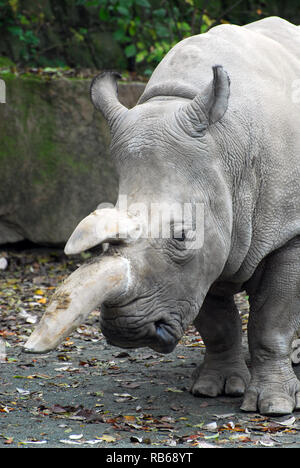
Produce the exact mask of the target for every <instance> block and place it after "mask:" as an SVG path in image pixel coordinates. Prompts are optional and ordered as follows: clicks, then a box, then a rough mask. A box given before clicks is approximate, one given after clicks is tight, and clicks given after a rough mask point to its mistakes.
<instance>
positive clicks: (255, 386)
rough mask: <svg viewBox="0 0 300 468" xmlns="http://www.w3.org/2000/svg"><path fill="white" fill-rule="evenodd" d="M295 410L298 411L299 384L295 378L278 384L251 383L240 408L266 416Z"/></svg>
mask: <svg viewBox="0 0 300 468" xmlns="http://www.w3.org/2000/svg"><path fill="white" fill-rule="evenodd" d="M295 409H298V410H299V409H300V382H299V380H298V379H297V378H296V377H294V378H292V379H290V380H288V381H286V382H279V383H274V380H273V381H272V382H269V383H265V382H264V383H261V382H255V380H253V381H251V383H250V385H249V387H248V389H247V391H246V393H245V396H244V401H243V404H242V406H241V410H243V411H255V412H256V411H259V412H260V413H261V414H264V415H268V416H278V415H284V414H290V413H292V412H293V411H294V410H295Z"/></svg>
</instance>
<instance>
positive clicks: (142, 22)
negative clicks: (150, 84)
mask: <svg viewBox="0 0 300 468" xmlns="http://www.w3.org/2000/svg"><path fill="white" fill-rule="evenodd" d="M92 3H93V5H94V6H96V5H97V6H98V7H99V18H100V19H101V21H103V22H104V23H106V24H107V25H108V26H109V27H110V28H111V29H112V30H113V31H114V32H113V35H114V38H115V39H116V40H117V41H118V42H119V43H121V44H122V45H123V49H124V53H125V55H126V57H127V59H129V68H130V67H131V68H135V66H136V65H137V66H138V67H139V68H142V69H143V70H144V73H145V74H150V73H151V72H152V70H153V68H154V67H155V66H156V65H157V63H159V62H160V61H161V59H162V58H163V57H164V55H165V54H166V53H167V52H168V51H169V50H170V49H171V48H172V47H173V46H174V45H175V44H176V43H177V42H178V41H179V40H180V39H184V38H185V37H188V36H190V35H192V34H195V33H200V32H205V31H206V30H207V29H208V28H209V26H210V25H211V24H212V23H213V20H212V19H211V18H210V16H209V14H207V13H205V12H204V11H202V10H201V7H200V4H201V3H202V2H201V0H177V1H175V0H174V1H172V2H171V1H166V0H165V1H157V0H154V1H149V0H94V1H93V2H92ZM86 4H91V1H89V0H87V1H86ZM200 18H201V24H200ZM196 24H198V26H199V27H198V28H197V27H196Z"/></svg>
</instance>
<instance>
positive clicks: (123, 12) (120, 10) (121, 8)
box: [117, 5, 130, 18]
mask: <svg viewBox="0 0 300 468" xmlns="http://www.w3.org/2000/svg"><path fill="white" fill-rule="evenodd" d="M117 12H118V13H120V15H123V16H126V17H127V18H129V17H130V13H129V10H128V8H126V7H124V6H122V5H120V6H118V7H117Z"/></svg>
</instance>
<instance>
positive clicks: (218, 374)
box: [190, 360, 250, 397]
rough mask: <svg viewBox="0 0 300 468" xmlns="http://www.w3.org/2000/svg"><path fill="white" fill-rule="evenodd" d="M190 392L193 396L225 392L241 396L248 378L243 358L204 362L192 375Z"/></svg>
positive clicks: (211, 395) (215, 394)
mask: <svg viewBox="0 0 300 468" xmlns="http://www.w3.org/2000/svg"><path fill="white" fill-rule="evenodd" d="M194 378H195V380H194V382H193V384H192V386H191V388H190V392H191V393H192V394H193V395H194V396H209V397H216V396H218V395H222V394H224V393H225V394H226V395H230V396H241V395H243V394H244V392H245V389H246V387H247V384H248V382H249V380H250V374H249V371H248V368H247V366H246V364H245V362H244V361H243V360H241V361H239V362H232V361H231V362H228V361H227V362H224V361H221V362H220V360H218V361H217V362H211V361H210V362H209V364H208V363H207V362H204V363H203V364H202V365H201V366H199V368H198V369H197V371H196V373H195V375H194Z"/></svg>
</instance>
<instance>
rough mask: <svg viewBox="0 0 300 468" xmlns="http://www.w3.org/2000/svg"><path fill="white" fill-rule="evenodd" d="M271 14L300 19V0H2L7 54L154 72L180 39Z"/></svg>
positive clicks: (52, 63) (0, 21)
mask: <svg viewBox="0 0 300 468" xmlns="http://www.w3.org/2000/svg"><path fill="white" fill-rule="evenodd" d="M271 15H277V16H281V17H283V18H285V19H287V20H289V21H292V22H294V23H296V24H299V23H300V3H299V0H289V1H288V2H287V1H286V0H39V1H36V0H0V37H1V42H0V56H7V57H9V58H11V59H12V61H13V62H15V63H17V65H18V66H20V65H21V66H27V65H31V66H37V67H59V66H70V67H73V68H80V67H83V68H98V69H99V68H102V67H104V68H119V69H124V68H126V69H127V70H128V71H131V72H138V73H143V74H145V75H146V76H147V75H149V74H151V72H152V70H153V69H154V68H155V66H156V65H157V63H158V62H160V61H161V59H162V58H163V57H164V56H165V54H166V53H167V52H168V51H169V50H170V49H171V48H172V47H173V46H174V45H175V44H176V43H177V42H178V41H180V40H181V39H184V38H186V37H188V36H191V35H193V34H200V33H205V32H206V31H208V30H209V29H210V28H211V27H213V26H215V25H218V24H222V23H233V24H238V25H242V24H246V23H249V22H251V21H256V20H258V19H261V18H264V17H266V16H271ZM126 63H127V65H126Z"/></svg>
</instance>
